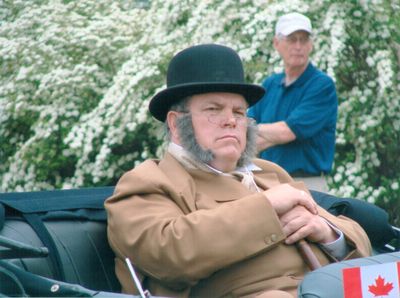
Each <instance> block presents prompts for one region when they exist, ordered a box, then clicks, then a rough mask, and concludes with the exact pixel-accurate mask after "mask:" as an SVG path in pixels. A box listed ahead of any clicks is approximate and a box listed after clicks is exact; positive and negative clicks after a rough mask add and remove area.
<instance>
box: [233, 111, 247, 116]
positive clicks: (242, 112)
mask: <svg viewBox="0 0 400 298" xmlns="http://www.w3.org/2000/svg"><path fill="white" fill-rule="evenodd" d="M235 115H236V116H240V117H244V116H246V113H245V112H244V111H236V112H235Z"/></svg>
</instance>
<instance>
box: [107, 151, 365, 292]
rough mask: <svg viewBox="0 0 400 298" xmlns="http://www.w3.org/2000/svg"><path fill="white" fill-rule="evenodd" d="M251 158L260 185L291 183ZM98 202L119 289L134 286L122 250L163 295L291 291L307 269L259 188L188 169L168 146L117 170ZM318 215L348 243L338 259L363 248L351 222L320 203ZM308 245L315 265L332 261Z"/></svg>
mask: <svg viewBox="0 0 400 298" xmlns="http://www.w3.org/2000/svg"><path fill="white" fill-rule="evenodd" d="M255 164H256V165H257V166H259V167H260V168H261V169H262V171H258V172H255V181H256V183H257V185H258V186H259V187H260V188H261V189H268V188H270V187H272V186H274V185H277V184H281V183H293V180H292V178H291V177H290V176H289V175H288V174H287V173H286V172H285V171H284V170H283V169H282V168H280V167H279V166H277V165H276V164H273V163H270V162H267V161H264V160H259V159H256V160H255ZM302 187H304V186H302ZM304 190H306V189H305V188H304ZM105 207H106V210H107V212H108V239H109V242H110V245H111V247H112V248H113V250H114V252H115V254H116V274H117V276H118V279H119V280H120V282H121V285H122V288H123V292H125V293H133V294H137V293H138V292H137V291H136V289H135V286H134V283H133V281H132V278H131V276H130V273H129V271H128V268H127V266H126V265H125V262H124V259H125V258H126V257H128V258H129V259H130V260H131V261H132V263H133V265H134V267H135V268H136V270H137V271H139V272H140V273H141V275H142V277H143V279H142V283H143V285H144V287H146V288H147V289H149V290H150V292H151V293H152V294H153V295H159V296H170V297H188V296H191V297H222V296H226V297H235V296H236V297H238V296H246V295H250V296H251V295H253V294H255V293H259V292H263V291H266V290H271V289H280V290H284V291H288V292H290V293H292V294H295V293H296V288H297V285H298V284H299V281H301V279H302V277H303V276H304V274H305V273H306V272H307V271H308V268H307V265H306V264H305V262H304V261H303V259H302V257H301V256H300V254H299V252H298V250H297V248H296V247H295V246H294V245H286V244H284V239H285V235H284V234H283V231H282V227H281V225H280V222H279V219H278V217H277V215H276V213H275V212H274V210H273V208H272V206H271V205H270V204H269V201H268V200H267V199H266V198H265V196H264V195H263V194H261V193H252V192H251V191H250V190H248V189H247V188H246V187H245V186H244V185H243V184H242V183H240V182H239V181H237V180H235V179H233V178H230V177H226V176H221V175H216V174H213V173H207V172H203V171H200V170H189V171H188V170H186V169H185V168H183V167H182V166H181V164H180V163H179V162H178V161H177V160H176V159H175V158H173V157H172V156H171V155H170V154H168V153H167V154H166V156H165V157H164V158H163V159H162V160H160V161H158V160H148V161H145V162H143V163H142V164H141V165H139V166H137V167H136V168H135V169H133V170H131V171H129V172H127V173H126V174H125V175H123V176H122V177H121V179H120V181H119V182H118V184H117V186H116V188H115V192H114V195H113V196H112V197H110V198H108V199H107V200H106V203H105ZM319 214H320V215H321V216H323V217H324V218H326V219H327V220H328V221H330V222H331V223H333V224H334V225H335V226H337V227H338V228H339V229H340V230H341V231H342V232H343V233H344V235H345V237H346V241H347V243H348V244H349V245H350V247H351V251H350V253H349V255H348V256H347V257H346V258H355V257H362V256H367V255H369V254H370V251H371V247H370V242H369V240H368V237H367V235H366V234H365V232H364V231H363V229H362V228H361V227H360V226H359V225H358V224H357V223H355V222H354V221H352V220H350V219H348V218H345V217H335V216H332V215H330V214H329V213H328V212H326V211H325V210H323V209H322V208H320V209H319ZM311 246H312V249H313V250H314V251H315V253H316V254H317V256H318V258H319V260H320V262H321V263H322V264H328V263H330V262H332V261H334V260H333V259H332V258H331V257H330V256H328V255H327V254H325V253H324V252H323V251H322V250H321V248H320V247H319V246H318V245H316V244H311Z"/></svg>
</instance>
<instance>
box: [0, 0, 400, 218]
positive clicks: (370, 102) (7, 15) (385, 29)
mask: <svg viewBox="0 0 400 298" xmlns="http://www.w3.org/2000/svg"><path fill="white" fill-rule="evenodd" d="M149 2H150V4H151V5H149V7H147V8H146V9H141V8H135V7H134V5H132V3H133V1H125V0H119V1H111V0H81V1H68V0H58V1H57V0H48V1H39V0H37V1H35V0H28V1H23V0H19V1H17V0H15V1H5V2H4V3H3V4H2V5H0V144H1V145H0V190H1V191H28V190H40V189H51V188H71V187H83V186H99V185H113V184H115V182H116V181H117V179H118V178H119V177H120V176H121V174H122V173H123V172H125V171H126V170H129V169H130V168H132V167H133V166H134V165H135V164H137V163H139V162H141V161H143V160H144V159H147V158H153V157H158V156H159V155H160V153H161V151H162V136H161V134H160V125H159V124H158V123H156V121H154V120H153V119H152V118H151V116H150V115H149V113H148V111H147V106H148V102H149V100H150V99H151V97H152V96H153V95H154V93H155V92H157V91H158V90H161V89H162V88H164V87H165V72H166V68H167V63H168V61H169V60H170V58H171V57H172V56H173V55H174V54H175V53H176V52H177V51H179V50H181V49H183V48H185V47H187V46H189V45H193V44H198V43H209V42H214V43H220V44H225V45H228V46H230V47H232V48H234V49H236V50H237V51H238V53H239V55H240V56H241V57H242V59H243V61H244V63H245V68H246V73H247V79H248V81H250V82H255V83H260V82H261V80H262V79H263V78H264V77H265V76H267V75H269V74H271V73H272V72H274V71H280V70H281V69H282V63H281V60H280V58H279V56H278V55H277V53H276V52H275V51H274V49H273V47H272V39H273V34H274V25H275V22H276V20H277V18H278V17H279V16H280V15H281V14H283V13H286V12H291V11H298V12H301V13H304V14H306V15H308V16H309V17H310V18H311V20H312V22H313V26H314V28H315V38H314V52H313V54H312V60H313V62H314V63H315V64H316V65H317V66H318V67H320V68H321V69H323V70H324V71H325V72H327V73H328V74H329V75H330V76H331V77H332V78H333V79H334V80H335V82H336V84H337V89H338V94H339V98H340V106H339V119H338V125H337V128H338V133H337V150H336V156H335V168H334V171H333V173H332V175H331V176H330V177H329V180H330V181H329V183H330V186H331V190H332V192H333V193H336V194H337V195H340V196H347V197H358V198H360V199H364V200H367V201H369V202H373V203H376V204H378V205H381V206H383V207H385V208H386V209H387V210H389V211H390V212H391V216H392V219H393V220H394V221H395V222H399V221H400V220H399V219H398V218H397V217H396V216H397V215H396V214H397V213H398V214H400V213H399V208H400V203H399V202H400V186H399V184H400V171H399V169H400V157H399V155H400V96H399V94H400V92H399V91H400V78H399V73H400V72H399V59H400V58H399V57H400V54H399V48H400V46H399V43H400V34H399V31H398V28H400V17H399V16H398V13H396V11H399V9H400V3H399V2H398V1H397V0H396V1H393V0H392V1H390V0H369V1H363V0H359V1H344V0H342V1H340V0H329V1H328V0H309V1H306V0H303V1H298V0H281V1H279V0H270V1H265V0H253V1H250V0H240V1H233V0H225V1H224V0H207V1H195V0H185V1H181V0H156V1H149Z"/></svg>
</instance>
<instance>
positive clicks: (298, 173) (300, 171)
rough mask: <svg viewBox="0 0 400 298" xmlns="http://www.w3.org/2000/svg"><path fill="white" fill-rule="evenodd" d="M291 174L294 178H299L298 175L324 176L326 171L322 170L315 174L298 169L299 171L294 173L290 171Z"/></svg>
mask: <svg viewBox="0 0 400 298" xmlns="http://www.w3.org/2000/svg"><path fill="white" fill-rule="evenodd" d="M290 176H292V177H293V178H298V177H323V176H324V173H323V172H320V173H315V174H311V173H307V172H305V171H303V170H298V171H294V172H292V173H290Z"/></svg>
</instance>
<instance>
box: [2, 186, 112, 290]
mask: <svg viewBox="0 0 400 298" xmlns="http://www.w3.org/2000/svg"><path fill="white" fill-rule="evenodd" d="M112 190H113V188H96V189H92V190H89V189H83V190H82V191H77V190H75V191H50V192H38V193H33V194H34V196H31V197H30V196H29V193H25V194H17V193H15V194H7V195H0V202H1V203H2V204H3V208H4V209H5V211H4V210H3V214H4V215H3V219H2V228H1V226H0V235H1V236H4V237H7V238H10V239H13V240H17V241H19V242H22V243H26V244H28V245H31V246H34V247H43V246H47V247H48V245H46V244H45V242H46V241H43V239H41V238H40V235H41V234H40V233H37V230H35V229H36V228H37V227H35V226H32V224H31V223H29V222H28V221H26V219H25V218H24V216H23V214H24V213H29V214H30V216H32V215H36V213H37V214H39V218H40V220H41V223H42V224H43V227H44V230H45V231H46V233H44V235H47V238H50V242H51V243H52V246H53V249H51V250H50V256H48V257H40V258H14V259H8V260H7V261H8V262H11V263H13V264H15V265H17V266H19V267H21V268H23V269H24V270H26V271H28V272H32V273H34V274H38V275H40V276H43V277H47V278H51V279H56V280H60V281H63V282H67V283H72V284H79V285H81V286H83V287H86V288H88V289H91V290H98V291H107V292H120V284H119V282H118V280H117V278H116V276H115V273H114V254H113V252H112V250H111V249H110V247H109V245H108V241H107V233H106V215H105V212H104V208H103V202H104V199H105V198H107V197H108V196H109V195H110V194H111V193H112ZM91 194H92V195H91ZM60 196H61V197H60ZM22 197H23V199H22ZM30 198H31V199H30ZM85 198H89V199H88V200H87V201H90V202H89V204H88V203H87V202H86V203H85V202H84V201H82V200H84V199H85ZM14 199H15V201H14ZM20 199H21V200H23V201H24V202H18V203H16V204H14V203H15V202H17V201H18V200H20ZM55 199H58V200H59V201H58V202H55ZM47 200H48V201H49V204H46V203H45V202H46V201H47ZM72 201H76V204H74V203H73V202H72ZM66 202H67V203H66ZM57 203H58V204H57ZM25 204H30V205H31V207H32V208H31V209H29V208H28V207H27V206H25ZM19 205H21V206H23V207H18V206H19ZM46 206H47V207H46ZM49 206H50V207H49ZM56 206H58V208H56ZM16 208H17V209H19V210H17V209H16ZM20 209H24V210H20ZM42 209H44V211H40V210H42ZM48 209H51V210H48ZM57 209H58V210H57ZM29 210H31V211H29ZM0 214H1V213H0ZM47 240H49V239H47ZM54 254H57V257H56V258H54Z"/></svg>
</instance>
